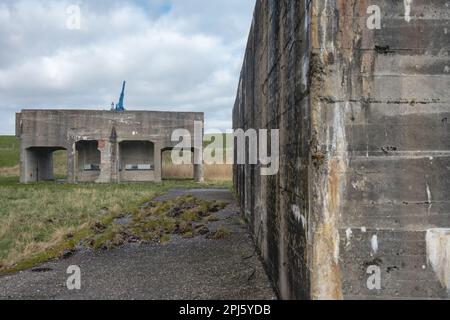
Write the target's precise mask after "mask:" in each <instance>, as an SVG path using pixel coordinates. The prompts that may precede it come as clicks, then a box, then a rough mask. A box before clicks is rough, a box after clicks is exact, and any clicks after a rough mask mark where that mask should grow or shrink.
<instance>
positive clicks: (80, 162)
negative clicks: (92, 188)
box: [76, 140, 101, 182]
mask: <svg viewBox="0 0 450 320" xmlns="http://www.w3.org/2000/svg"><path fill="white" fill-rule="evenodd" d="M76 152H77V157H76V161H77V164H76V168H77V170H76V171H77V178H76V180H77V181H78V182H95V181H96V180H97V179H98V177H99V176H100V164H101V153H100V150H98V141H96V140H87V141H78V142H77V143H76Z"/></svg>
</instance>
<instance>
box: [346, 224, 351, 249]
mask: <svg viewBox="0 0 450 320" xmlns="http://www.w3.org/2000/svg"><path fill="white" fill-rule="evenodd" d="M345 234H346V235H347V247H348V246H350V244H351V240H352V237H353V231H352V229H350V228H348V229H347V230H346V231H345Z"/></svg>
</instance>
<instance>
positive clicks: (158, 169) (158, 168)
mask: <svg viewBox="0 0 450 320" xmlns="http://www.w3.org/2000/svg"><path fill="white" fill-rule="evenodd" d="M154 166H155V182H161V181H162V144H161V143H159V142H158V143H156V142H155V150H154Z"/></svg>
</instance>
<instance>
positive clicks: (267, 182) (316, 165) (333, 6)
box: [233, 0, 450, 299]
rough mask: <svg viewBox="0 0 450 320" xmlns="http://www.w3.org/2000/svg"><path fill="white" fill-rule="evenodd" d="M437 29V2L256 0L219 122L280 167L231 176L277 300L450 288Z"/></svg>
mask: <svg viewBox="0 0 450 320" xmlns="http://www.w3.org/2000/svg"><path fill="white" fill-rule="evenodd" d="M370 6H377V7H376V8H377V9H379V12H380V16H379V18H380V19H381V23H380V27H381V28H380V29H373V28H372V29H370V28H368V27H367V22H368V21H369V20H370V18H371V16H373V11H371V10H373V8H374V7H372V8H370ZM368 12H369V13H368ZM449 30H450V7H449V2H448V1H444V0H414V1H392V0H373V1H367V0H361V1H355V0H352V1H349V0H336V1H325V0H323V1H322V0H315V1H309V0H306V1H302V0H292V1H278V0H258V1H257V4H256V8H255V12H254V19H253V24H252V29H251V32H250V36H249V39H248V45H247V51H246V54H245V59H244V63H243V66H242V72H241V78H240V82H239V89H238V93H237V97H236V103H235V107H234V112H233V122H234V128H235V129H244V130H248V129H260V128H263V129H279V130H280V131H279V135H280V161H279V162H280V170H279V172H278V174H277V175H275V176H261V174H260V173H261V166H260V165H239V166H236V167H235V171H234V182H235V187H236V190H237V192H238V195H239V204H240V207H241V208H242V212H243V213H244V214H246V216H247V217H248V219H249V220H250V221H251V223H252V226H253V233H254V235H255V238H256V239H257V242H258V246H259V247H260V248H261V251H262V255H263V257H264V261H265V264H266V266H267V269H268V270H269V273H270V275H271V277H272V278H273V279H275V282H276V286H277V288H278V290H279V292H280V295H281V297H282V298H286V299H293V298H294V299H346V298H348V299H353V298H364V299H383V298H385V299H391V298H394V299H431V298H435V299H437V298H449V297H450V294H449V293H450V282H449V278H450V275H449V272H450V271H449V270H450V236H449V234H450V233H449V232H448V229H449V228H450V215H449V213H450V192H449V190H450V122H449V119H450V90H449V87H450V58H449V56H450V55H449V52H450V51H449V50H450V36H449V34H448V32H449ZM434 235H439V236H436V237H438V238H439V240H435V239H434ZM371 266H372V267H377V268H379V270H380V279H381V288H379V289H375V290H374V289H373V288H369V287H368V286H367V281H368V279H369V277H370V274H368V270H369V267H371Z"/></svg>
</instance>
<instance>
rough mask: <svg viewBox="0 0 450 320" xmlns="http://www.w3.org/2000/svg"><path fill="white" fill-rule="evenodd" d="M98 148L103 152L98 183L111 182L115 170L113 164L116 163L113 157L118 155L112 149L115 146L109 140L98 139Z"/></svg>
mask: <svg viewBox="0 0 450 320" xmlns="http://www.w3.org/2000/svg"><path fill="white" fill-rule="evenodd" d="M98 149H99V150H100V154H101V163H100V176H99V177H98V179H97V181H96V182H97V183H111V182H112V181H111V178H112V175H113V173H112V171H113V170H114V168H113V166H114V164H115V163H116V161H114V159H113V157H114V156H115V155H117V152H115V155H114V154H113V153H114V152H112V150H113V149H114V146H113V145H112V144H111V142H110V141H108V140H99V141H98Z"/></svg>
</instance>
